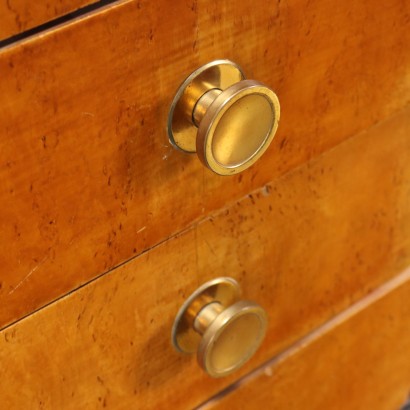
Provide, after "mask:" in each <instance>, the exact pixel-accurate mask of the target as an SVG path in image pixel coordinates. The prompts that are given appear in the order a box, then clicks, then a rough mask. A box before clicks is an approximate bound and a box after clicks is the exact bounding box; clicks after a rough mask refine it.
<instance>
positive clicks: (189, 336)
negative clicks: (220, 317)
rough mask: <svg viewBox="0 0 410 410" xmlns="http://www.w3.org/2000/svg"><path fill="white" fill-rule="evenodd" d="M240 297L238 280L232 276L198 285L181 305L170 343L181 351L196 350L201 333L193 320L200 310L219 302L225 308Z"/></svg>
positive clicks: (192, 351)
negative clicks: (197, 330) (196, 328)
mask: <svg viewBox="0 0 410 410" xmlns="http://www.w3.org/2000/svg"><path fill="white" fill-rule="evenodd" d="M239 297H240V288H239V285H238V282H236V281H235V280H234V279H232V278H217V279H214V280H211V281H209V282H206V283H204V284H203V285H202V286H200V287H199V288H198V289H197V290H196V291H195V292H194V293H193V294H192V295H191V296H189V298H188V299H187V300H186V301H185V303H184V304H183V305H182V307H181V309H180V310H179V312H178V314H177V316H176V318H175V322H174V325H173V327H172V344H173V345H174V347H175V349H176V350H178V351H179V352H182V353H194V352H196V351H197V350H198V346H199V344H200V342H201V335H200V334H199V333H198V332H196V331H195V330H194V326H193V323H194V320H195V318H196V316H197V315H198V313H199V312H200V310H201V309H202V308H203V307H204V306H206V305H207V304H209V303H212V302H215V301H217V302H219V303H220V304H221V305H222V307H223V308H227V307H229V306H231V305H232V304H234V303H235V302H237V301H238V300H239Z"/></svg>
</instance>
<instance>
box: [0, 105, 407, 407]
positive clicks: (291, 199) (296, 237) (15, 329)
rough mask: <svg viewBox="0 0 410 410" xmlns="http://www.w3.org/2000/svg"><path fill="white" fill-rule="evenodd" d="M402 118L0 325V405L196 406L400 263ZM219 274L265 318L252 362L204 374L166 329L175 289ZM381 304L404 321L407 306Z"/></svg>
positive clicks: (178, 296)
mask: <svg viewBox="0 0 410 410" xmlns="http://www.w3.org/2000/svg"><path fill="white" fill-rule="evenodd" d="M409 118H410V116H409V110H408V109H407V110H405V111H403V112H402V113H400V114H399V115H397V116H395V117H394V118H392V119H390V120H389V121H386V122H385V123H383V124H380V125H378V126H376V127H374V128H372V129H371V130H369V131H367V132H365V133H362V134H360V135H358V136H356V137H355V138H352V139H349V140H348V141H346V142H344V143H343V144H340V145H339V146H338V147H337V148H335V149H334V150H332V151H330V152H328V153H326V154H324V155H322V156H320V157H318V158H317V159H315V160H312V161H310V162H308V163H307V164H305V165H304V166H302V167H300V168H299V169H297V170H295V171H293V172H291V173H289V174H287V175H285V176H284V177H282V178H280V179H278V180H277V181H276V182H275V183H272V184H268V185H266V186H265V187H263V188H262V189H260V190H256V191H254V192H253V193H252V194H250V195H248V196H246V197H244V198H242V199H241V200H239V201H237V202H234V203H231V205H230V206H229V207H226V208H225V209H224V210H222V211H220V212H218V213H216V214H213V215H212V216H210V218H208V219H206V220H205V221H202V222H200V223H198V224H195V225H194V226H193V227H192V228H190V229H188V230H186V231H185V232H184V233H181V234H180V235H178V236H177V237H174V238H172V239H170V240H168V241H166V242H164V243H162V244H160V245H158V246H156V247H155V248H153V249H151V250H150V251H148V252H145V253H144V254H142V255H141V256H139V257H136V258H134V259H133V260H132V261H130V262H128V263H126V264H124V265H122V266H121V267H118V268H117V269H115V270H113V271H112V272H110V273H108V274H106V275H103V276H102V277H100V278H98V279H97V280H95V281H93V282H91V283H90V284H88V285H86V286H84V287H82V288H81V289H78V290H77V291H76V292H73V293H71V294H70V295H68V296H66V297H64V298H62V299H60V300H58V301H57V302H55V303H53V304H51V305H49V306H47V307H45V308H43V309H41V310H40V311H38V312H36V313H34V314H32V315H30V316H29V317H27V318H25V319H23V320H21V321H19V322H18V323H16V324H14V325H12V326H9V327H8V328H6V329H4V330H3V331H2V332H1V333H0V336H1V337H0V377H1V380H4V381H7V382H5V383H1V384H0V397H1V398H2V404H3V405H4V406H6V407H7V408H43V409H56V408H57V409H71V408H72V409H79V408H81V409H82V408H101V407H104V406H106V407H108V408H115V409H117V408H118V409H129V408H132V407H135V406H136V407H137V408H141V409H143V408H146V409H158V408H176V409H185V408H193V407H194V406H197V405H199V404H200V403H202V402H204V401H206V399H207V398H208V397H209V396H210V395H213V394H216V393H217V392H218V391H220V390H221V389H223V388H224V387H226V386H228V385H230V384H231V383H232V382H234V381H235V380H236V379H237V378H238V377H239V376H241V375H244V374H245V373H246V372H248V371H250V370H252V369H254V368H255V366H258V365H260V364H262V363H263V362H265V361H266V360H268V359H270V358H271V357H272V356H274V355H277V354H278V353H279V352H281V351H282V350H283V349H286V348H287V347H288V346H289V345H291V344H292V343H295V342H296V341H297V340H298V339H299V338H301V337H302V336H304V335H305V334H307V333H308V332H310V331H311V330H312V329H314V328H315V327H317V326H319V325H321V324H322V323H324V322H325V321H327V320H330V319H331V318H332V317H333V316H334V315H335V314H337V313H338V312H340V311H341V310H343V309H345V308H347V307H348V306H349V305H351V304H352V303H353V302H354V301H357V300H359V299H360V298H362V297H364V296H366V295H367V294H368V293H369V292H371V291H372V290H373V289H374V288H376V287H377V286H379V285H381V284H382V283H383V282H385V281H387V280H389V279H390V278H392V277H394V276H395V275H396V274H397V273H398V272H399V271H401V270H402V269H403V268H404V267H406V266H408V265H409V264H410V239H409V238H410V235H409V233H410V209H409V206H408V204H409V201H410V158H409V156H410V146H409V144H410V140H409V138H408V135H409V132H410V121H409ZM391 130H394V135H393V134H392V133H391ZM352 176H354V177H352ZM226 275H229V276H232V277H234V278H236V279H237V280H238V281H239V282H240V283H241V285H242V288H243V291H244V296H245V297H246V298H248V299H251V300H252V299H253V300H255V301H257V302H258V303H260V304H261V305H262V306H263V307H264V308H265V309H266V310H267V312H268V316H269V321H270V324H269V329H268V333H267V337H266V339H265V341H264V343H263V345H262V348H261V349H260V350H259V351H258V352H257V354H256V356H255V357H254V358H253V359H252V360H251V361H250V362H249V364H247V365H246V366H245V367H244V368H243V369H242V370H241V371H239V372H238V373H236V374H234V375H232V376H230V377H228V378H224V379H222V380H215V379H210V378H209V377H208V376H206V375H205V374H204V373H202V372H201V370H200V369H199V368H198V365H197V364H196V362H195V359H194V358H193V357H185V356H181V355H179V354H177V353H176V352H175V351H174V350H173V348H172V346H171V343H170V331H171V326H172V322H173V320H174V317H175V315H176V313H177V311H178V309H179V307H180V305H181V304H182V303H183V301H184V300H185V298H186V297H187V296H188V295H189V294H190V293H191V292H192V291H193V290H194V289H196V288H197V286H198V285H200V284H202V283H203V282H205V281H206V280H208V279H211V278H215V277H218V276H226ZM407 276H408V274H407ZM407 288H408V286H407ZM407 288H406V289H407ZM407 291H408V289H407V290H406V292H407ZM407 293H408V292H407ZM399 300H400V301H403V300H405V297H401V298H400V299H399ZM400 303H401V302H400ZM389 306H390V303H389ZM391 306H395V311H394V312H393V313H394V316H393V317H394V318H395V317H397V318H398V319H397V320H399V321H400V322H398V323H403V324H404V323H407V322H406V321H407V320H408V319H407V317H408V316H405V315H407V313H408V312H407V310H408V309H407V308H406V307H405V306H404V305H403V304H401V305H394V304H392V305H391ZM400 306H402V308H403V309H404V311H403V312H401V311H399V310H398V309H399V307H400ZM406 309H407V310H406ZM379 310H383V308H382V307H381V308H378V310H377V312H379ZM401 314H402V316H400V315H401ZM372 315H373V314H372ZM372 317H373V316H372ZM383 317H384V319H383V321H382V322H380V323H381V326H384V324H385V321H386V320H387V319H386V318H387V316H386V317H385V316H383ZM377 320H378V319H377V315H375V316H374V321H373V322H371V323H373V325H376V324H377ZM364 321H365V322H366V320H364ZM357 326H359V325H357ZM354 329H356V328H354ZM366 329H368V328H364V330H363V338H365V337H368V334H369V332H370V331H368V330H366ZM398 329H399V327H394V332H392V333H391V337H395V335H396V333H397V332H398ZM390 330H391V329H390V328H386V332H389V331H390ZM343 332H347V331H343ZM366 332H367V333H366ZM359 334H361V333H359ZM406 335H407V334H406ZM329 337H332V336H329ZM389 337H390V336H389ZM352 340H353V339H352ZM388 340H390V339H388V338H387V339H386V343H387V341H388ZM408 340H409V339H408V338H407V336H406V343H407V342H408ZM328 343H329V347H328V349H329V353H327V351H324V352H323V355H324V356H323V357H324V359H323V360H324V361H325V362H327V360H328V359H326V358H327V355H331V354H332V352H334V350H332V349H334V348H333V347H332V344H331V342H328ZM384 346H385V345H382V346H379V345H375V346H374V352H376V351H379V352H381V350H380V349H381V348H382V347H383V348H384ZM319 350H320V349H319ZM329 357H330V356H329ZM369 357H370V356H369ZM319 359H320V358H318V360H319ZM301 360H302V359H301ZM313 360H314V357H313V353H311V354H310V356H309V357H308V358H307V360H306V366H307V365H308V364H310V363H311V362H312V361H313ZM394 363H395V362H394ZM352 366H353V363H352ZM323 371H324V370H323ZM321 374H322V373H318V376H317V377H319V376H320V375H321ZM400 375H404V373H400ZM289 377H291V376H289ZM330 386H331V387H332V388H333V387H334V388H335V389H336V387H337V386H336V384H333V385H330ZM342 386H343V385H342ZM400 389H401V387H400ZM275 391H276V390H275ZM400 391H402V390H400ZM266 394H268V393H266ZM278 394H279V393H278ZM288 394H289V392H288ZM264 397H266V396H264ZM281 397H282V396H281ZM227 400H228V399H227ZM249 406H250V404H249ZM261 407H263V405H262V404H260V405H259V408H261ZM222 408H223V407H222ZM225 408H235V406H233V407H231V406H230V405H227V406H225ZM248 408H252V407H248ZM255 408H258V407H255ZM279 408H280V407H279ZM296 408H298V407H296ZM299 408H301V407H299ZM325 408H328V407H325Z"/></svg>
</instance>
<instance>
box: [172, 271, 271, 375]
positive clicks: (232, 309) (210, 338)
mask: <svg viewBox="0 0 410 410" xmlns="http://www.w3.org/2000/svg"><path fill="white" fill-rule="evenodd" d="M239 295H240V289H239V285H238V283H237V282H236V281H235V280H234V279H232V278H218V279H214V280H212V281H209V282H207V283H205V284H204V285H202V286H201V287H199V288H198V289H197V290H196V291H195V292H194V293H193V294H192V295H191V296H190V297H189V298H188V299H187V300H186V302H185V303H184V304H183V306H182V307H181V309H180V310H179V312H178V314H177V317H176V319H175V322H174V326H173V328H172V343H173V345H174V347H175V348H176V349H177V350H178V351H180V352H183V353H195V352H197V358H198V363H199V365H200V366H201V367H202V368H203V369H204V370H205V371H206V372H207V373H208V374H209V375H210V376H212V377H222V376H226V375H228V374H230V373H232V372H234V371H235V370H236V369H238V368H239V367H241V366H242V365H243V364H244V363H245V362H247V361H248V359H250V358H251V357H252V355H253V354H254V353H255V351H256V350H257V349H258V347H259V346H260V344H261V343H262V340H263V338H264V336H265V332H266V327H267V316H266V312H265V310H264V309H263V308H262V307H261V306H259V305H258V304H256V303H254V302H251V301H245V300H240V299H239Z"/></svg>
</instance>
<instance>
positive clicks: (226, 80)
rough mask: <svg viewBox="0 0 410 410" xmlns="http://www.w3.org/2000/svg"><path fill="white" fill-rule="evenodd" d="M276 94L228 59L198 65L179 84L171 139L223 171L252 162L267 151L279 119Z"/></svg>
mask: <svg viewBox="0 0 410 410" xmlns="http://www.w3.org/2000/svg"><path fill="white" fill-rule="evenodd" d="M279 117H280V106H279V101H278V98H277V96H276V94H275V93H274V92H273V91H272V90H271V89H270V88H269V87H267V86H266V85H264V84H262V83H260V82H259V81H255V80H245V76H244V74H243V72H242V70H241V69H240V68H239V67H238V65H237V64H235V63H233V62H232V61H229V60H216V61H213V62H211V63H208V64H206V65H204V66H202V67H200V68H198V69H197V70H196V71H194V72H193V73H192V74H191V75H190V76H188V78H187V79H186V80H185V81H184V82H183V83H182V85H181V86H180V87H179V89H178V91H177V93H176V95H175V98H174V100H173V102H172V104H171V110H170V113H169V117H168V136H169V140H170V142H171V143H172V145H173V146H174V147H176V148H178V149H180V150H182V151H184V152H190V153H192V152H196V153H197V154H198V157H199V159H200V160H201V161H202V162H203V163H204V164H205V166H207V167H208V168H209V169H211V170H212V171H214V172H216V173H217V174H219V175H232V174H236V173H238V172H241V171H243V170H245V169H246V168H248V167H250V166H251V165H252V164H253V163H255V161H256V160H258V159H259V158H260V157H261V155H262V154H263V153H264V152H265V151H266V149H267V148H268V146H269V144H270V143H271V141H272V139H273V137H274V136H275V133H276V130H277V128H278V124H279Z"/></svg>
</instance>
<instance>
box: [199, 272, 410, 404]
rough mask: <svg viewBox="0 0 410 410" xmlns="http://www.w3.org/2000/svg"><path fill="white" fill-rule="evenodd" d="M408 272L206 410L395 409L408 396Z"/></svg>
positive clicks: (409, 375)
mask: <svg viewBox="0 0 410 410" xmlns="http://www.w3.org/2000/svg"><path fill="white" fill-rule="evenodd" d="M409 299H410V269H408V270H407V271H404V272H403V273H402V274H401V275H399V276H397V277H396V278H395V279H393V280H392V281H390V282H389V283H386V284H385V285H383V286H382V287H381V288H379V289H378V290H377V291H375V292H373V293H372V294H370V295H369V296H367V297H366V298H365V299H364V300H362V301H360V302H359V303H357V304H355V305H353V306H352V307H351V308H350V309H348V310H347V311H345V312H343V313H342V314H340V315H338V316H337V317H335V318H334V319H333V320H332V321H331V322H329V323H327V324H326V325H325V326H323V327H322V328H321V329H318V331H316V332H314V333H313V334H312V335H309V336H308V337H307V338H306V339H304V340H302V341H300V342H299V343H297V344H296V345H295V346H293V347H292V348H291V349H289V350H288V351H286V352H285V353H284V354H282V355H281V356H279V357H278V358H277V359H275V360H273V361H272V362H271V363H268V364H266V365H265V366H263V367H262V368H260V369H259V370H258V371H257V372H254V373H253V374H251V375H249V376H247V377H246V378H244V379H243V380H242V381H241V382H240V383H238V384H237V385H236V387H237V388H236V389H233V388H231V389H230V394H228V395H220V397H215V398H214V399H212V400H210V401H209V402H208V403H206V404H204V405H203V406H201V407H200V409H201V410H205V409H212V410H216V409H221V410H225V409H236V410H245V409H249V410H251V409H263V408H270V409H287V410H291V409H297V410H301V409H309V410H323V409H332V410H339V409H340V410H346V409H355V410H369V409H371V410H399V409H400V408H402V406H403V405H404V403H405V402H406V401H407V400H408V398H409V397H410V304H409Z"/></svg>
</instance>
